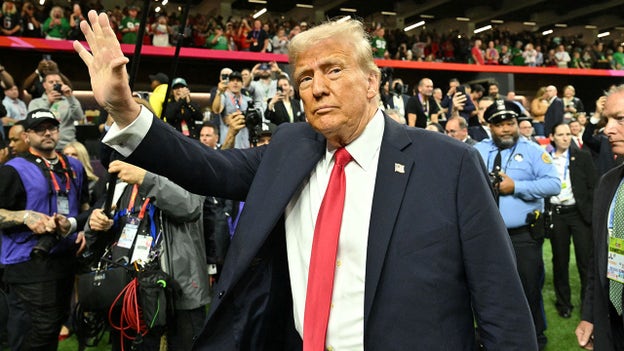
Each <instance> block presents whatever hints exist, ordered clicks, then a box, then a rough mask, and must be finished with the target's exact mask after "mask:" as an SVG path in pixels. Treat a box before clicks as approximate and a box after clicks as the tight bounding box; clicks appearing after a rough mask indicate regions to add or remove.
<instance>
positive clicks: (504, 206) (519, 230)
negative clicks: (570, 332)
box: [475, 99, 561, 350]
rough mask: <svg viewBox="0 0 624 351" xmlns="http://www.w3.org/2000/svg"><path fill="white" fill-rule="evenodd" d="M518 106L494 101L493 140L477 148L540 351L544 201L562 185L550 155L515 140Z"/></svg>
mask: <svg viewBox="0 0 624 351" xmlns="http://www.w3.org/2000/svg"><path fill="white" fill-rule="evenodd" d="M519 115H520V110H519V108H518V106H517V105H516V104H514V103H513V102H510V101H506V100H500V99H497V100H495V101H494V103H493V104H492V105H490V107H488V108H487V109H486V110H485V114H484V118H485V120H486V121H488V123H489V124H490V129H491V131H492V139H485V140H483V141H481V142H480V143H478V144H476V145H475V147H476V148H477V150H478V151H479V153H480V154H481V157H482V158H483V161H484V162H485V163H486V165H487V168H488V170H489V171H491V172H492V173H491V175H492V183H493V186H494V189H495V194H496V196H497V200H498V203H499V208H500V212H501V215H502V217H503V220H504V221H505V224H506V225H507V230H508V232H509V235H510V237H511V242H512V244H513V247H514V250H515V252H516V259H517V266H518V273H519V274H520V280H521V281H522V285H523V288H524V293H525V295H526V298H527V300H528V302H529V306H530V308H531V313H532V314H533V321H534V323H535V330H536V334H537V341H538V344H539V346H540V350H541V349H543V348H544V347H545V346H546V342H547V339H546V336H545V335H544V330H545V329H546V317H545V315H544V310H543V304H542V291H541V290H542V285H543V281H544V262H543V259H542V244H543V242H544V234H543V233H544V231H543V220H542V219H543V215H542V213H543V211H544V198H545V197H549V196H553V195H557V194H558V193H559V191H560V190H561V181H560V180H559V176H558V174H557V170H556V168H555V167H554V165H553V163H552V159H551V157H550V155H549V154H548V153H547V152H546V151H544V150H543V149H542V148H541V147H540V146H538V145H537V144H535V143H532V142H530V141H527V140H525V139H523V138H520V137H519V135H520V134H519V130H518V116H519Z"/></svg>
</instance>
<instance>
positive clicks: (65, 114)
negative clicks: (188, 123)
mask: <svg viewBox="0 0 624 351" xmlns="http://www.w3.org/2000/svg"><path fill="white" fill-rule="evenodd" d="M43 88H44V89H45V93H44V94H43V95H41V97H40V98H37V99H33V100H32V101H30V104H28V111H33V110H37V109H47V110H50V112H52V113H53V114H54V116H55V117H56V119H57V120H58V121H59V122H60V126H59V128H60V129H59V139H58V144H57V145H56V147H57V150H63V148H64V147H65V145H67V144H69V143H71V142H72V141H76V126H75V125H74V122H77V121H81V120H82V119H84V112H83V111H82V106H81V105H80V101H78V99H76V97H75V96H74V94H73V92H72V89H71V87H70V86H69V85H67V84H65V83H63V80H62V79H61V76H60V74H58V73H50V74H47V75H46V76H45V77H44V79H43Z"/></svg>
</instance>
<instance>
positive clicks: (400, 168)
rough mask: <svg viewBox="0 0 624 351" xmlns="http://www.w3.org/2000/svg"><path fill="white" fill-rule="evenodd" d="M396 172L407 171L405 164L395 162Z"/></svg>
mask: <svg viewBox="0 0 624 351" xmlns="http://www.w3.org/2000/svg"><path fill="white" fill-rule="evenodd" d="M394 172H395V173H401V174H403V173H405V165H402V164H400V163H395V164H394Z"/></svg>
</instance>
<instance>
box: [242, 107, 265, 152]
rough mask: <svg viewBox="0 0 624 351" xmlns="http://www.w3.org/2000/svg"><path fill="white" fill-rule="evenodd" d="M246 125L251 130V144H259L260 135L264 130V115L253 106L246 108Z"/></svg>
mask: <svg viewBox="0 0 624 351" xmlns="http://www.w3.org/2000/svg"><path fill="white" fill-rule="evenodd" d="M245 127H247V130H248V131H249V144H251V145H253V146H256V145H258V137H259V136H260V133H261V132H262V115H261V114H260V112H259V111H258V110H256V109H255V108H253V107H252V106H249V107H247V110H245Z"/></svg>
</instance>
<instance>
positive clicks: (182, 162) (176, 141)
mask: <svg viewBox="0 0 624 351" xmlns="http://www.w3.org/2000/svg"><path fill="white" fill-rule="evenodd" d="M127 128H129V127H127ZM128 133H129V134H131V137H130V138H131V139H133V138H135V137H137V136H139V135H141V133H138V134H134V135H132V132H128ZM120 134H121V133H120ZM113 139H114V140H113V141H111V140H109V141H108V142H107V143H109V144H113V145H114V141H116V142H118V143H120V144H123V143H124V141H123V140H124V139H123V138H121V137H119V135H118V136H117V137H116V138H113ZM163 140H166V141H167V142H166V143H163V142H162V141H163ZM264 150H265V148H264V147H258V148H252V149H245V150H242V149H232V150H212V149H210V148H208V147H206V146H205V145H203V144H201V143H200V142H199V141H198V140H194V139H192V138H188V137H186V136H184V135H182V134H181V133H179V132H178V131H176V130H175V129H173V128H172V127H171V126H169V125H167V124H166V123H165V122H163V121H161V120H160V119H158V118H156V117H155V116H152V121H151V124H150V125H149V129H148V130H147V133H146V134H145V136H144V137H143V138H142V139H141V141H140V143H139V144H138V145H137V146H136V148H134V149H133V150H131V153H130V154H129V155H128V157H127V159H126V162H129V163H132V164H135V165H137V166H139V167H141V168H144V169H146V170H148V171H150V172H152V173H155V174H159V175H162V176H165V177H167V178H169V180H171V181H172V182H174V183H175V184H178V185H180V186H181V187H182V188H184V189H186V190H188V191H190V192H192V193H195V194H200V195H211V196H216V197H223V198H227V199H232V200H244V199H245V197H246V195H247V192H248V191H249V188H250V186H251V183H252V181H253V178H254V175H255V172H256V170H257V168H258V166H259V164H260V160H261V158H262V154H263V153H264Z"/></svg>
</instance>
